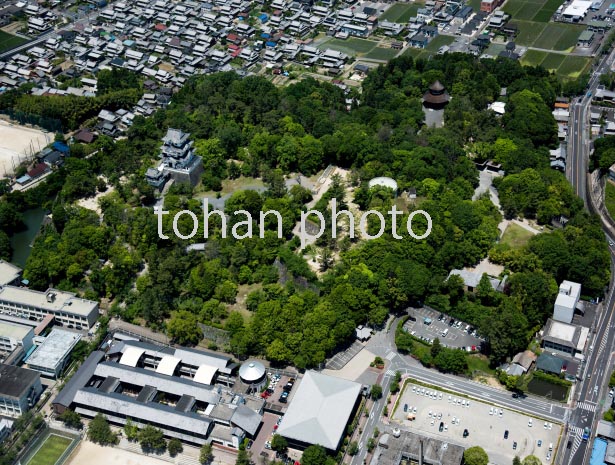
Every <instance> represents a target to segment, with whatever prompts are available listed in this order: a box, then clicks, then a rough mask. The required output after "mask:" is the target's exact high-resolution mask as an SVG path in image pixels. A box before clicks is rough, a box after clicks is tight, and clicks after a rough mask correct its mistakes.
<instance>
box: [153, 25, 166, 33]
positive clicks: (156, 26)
mask: <svg viewBox="0 0 615 465" xmlns="http://www.w3.org/2000/svg"><path fill="white" fill-rule="evenodd" d="M154 29H156V30H157V31H160V32H162V31H166V30H167V27H166V25H164V24H162V23H158V24H156V25H155V26H154Z"/></svg>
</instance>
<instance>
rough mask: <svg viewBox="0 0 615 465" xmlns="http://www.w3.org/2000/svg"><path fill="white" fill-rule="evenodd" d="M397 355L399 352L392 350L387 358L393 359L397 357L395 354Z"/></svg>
mask: <svg viewBox="0 0 615 465" xmlns="http://www.w3.org/2000/svg"><path fill="white" fill-rule="evenodd" d="M396 355H397V354H396V353H395V352H393V351H391V352H389V353H388V354H387V355H386V359H387V360H393V359H394V358H395V356H396Z"/></svg>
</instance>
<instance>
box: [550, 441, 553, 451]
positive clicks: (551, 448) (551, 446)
mask: <svg viewBox="0 0 615 465" xmlns="http://www.w3.org/2000/svg"><path fill="white" fill-rule="evenodd" d="M552 450H553V443H552V442H551V443H549V452H551V451H552Z"/></svg>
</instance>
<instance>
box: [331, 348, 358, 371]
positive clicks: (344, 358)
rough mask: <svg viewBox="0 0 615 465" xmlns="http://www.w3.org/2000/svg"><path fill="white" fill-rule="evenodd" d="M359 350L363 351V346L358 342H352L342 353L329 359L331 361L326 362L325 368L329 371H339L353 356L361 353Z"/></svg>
mask: <svg viewBox="0 0 615 465" xmlns="http://www.w3.org/2000/svg"><path fill="white" fill-rule="evenodd" d="M361 349H363V345H362V344H361V343H360V342H356V341H355V342H353V344H352V345H351V346H350V347H349V348H348V349H346V350H345V351H344V352H339V353H337V354H335V355H334V356H333V357H331V360H329V361H328V362H327V365H326V368H328V369H329V370H341V369H342V368H344V367H345V366H346V364H347V363H348V362H349V361H351V360H352V359H353V358H354V356H355V355H357V354H358V353H359V352H361Z"/></svg>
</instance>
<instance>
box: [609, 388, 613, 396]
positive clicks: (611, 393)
mask: <svg viewBox="0 0 615 465" xmlns="http://www.w3.org/2000/svg"><path fill="white" fill-rule="evenodd" d="M609 397H613V390H612V389H611V390H610V391H609Z"/></svg>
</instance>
